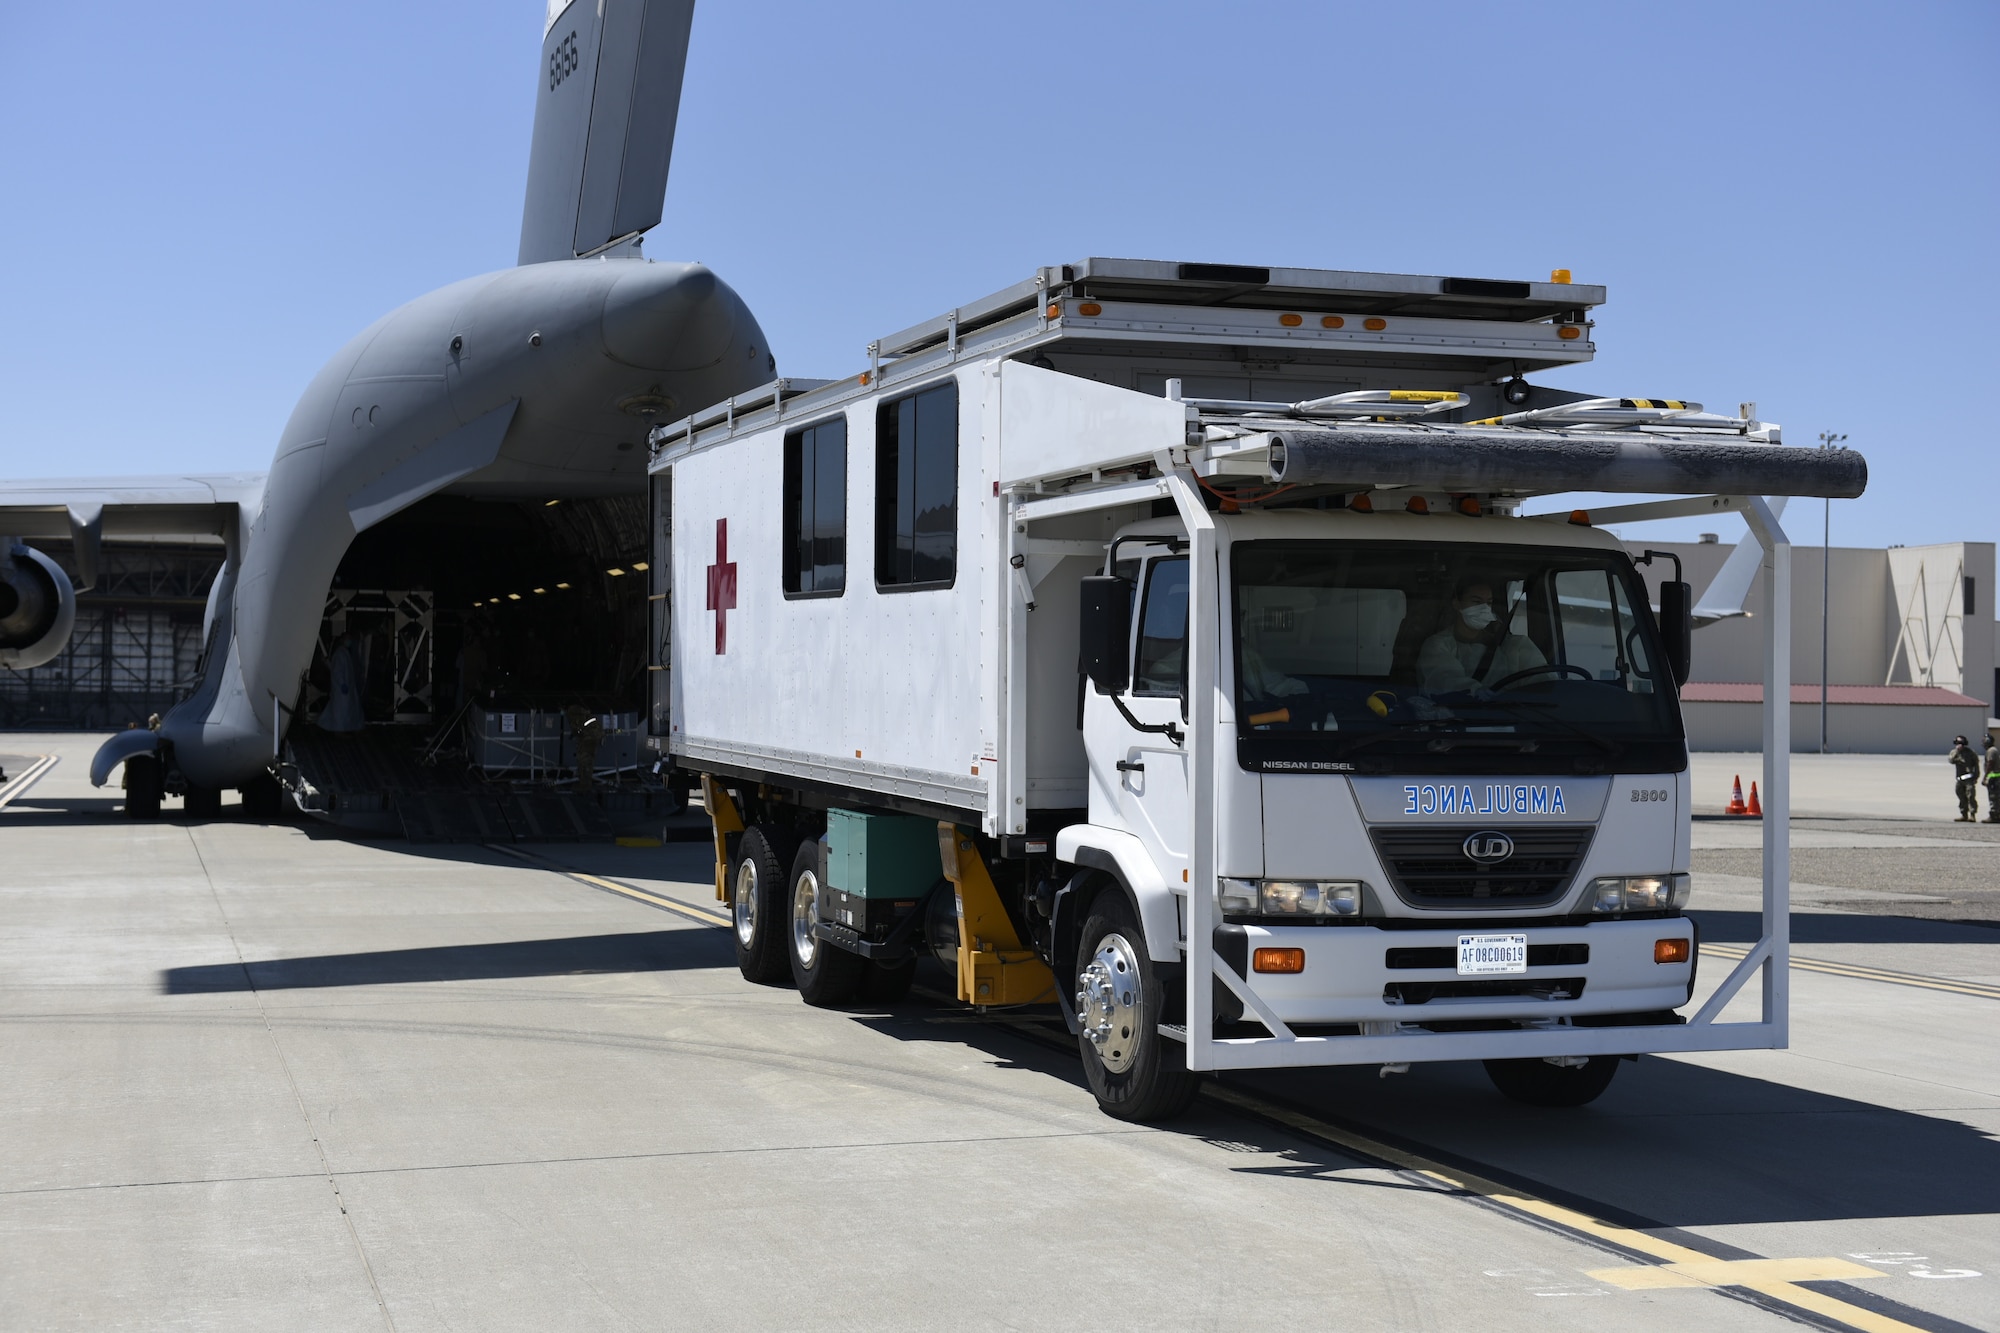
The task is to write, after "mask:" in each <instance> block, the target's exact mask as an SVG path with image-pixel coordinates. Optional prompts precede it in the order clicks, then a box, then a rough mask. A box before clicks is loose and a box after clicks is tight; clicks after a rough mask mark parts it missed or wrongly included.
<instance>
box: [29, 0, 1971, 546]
mask: <svg viewBox="0 0 2000 1333" xmlns="http://www.w3.org/2000/svg"><path fill="white" fill-rule="evenodd" d="M8 9H9V11H10V12H9V17H10V28H11V30H12V34H13V37H14V41H13V43H12V49H13V50H14V52H15V56H16V58H15V59H14V60H13V61H12V62H10V72H9V77H8V78H7V80H5V81H4V83H0V124H4V125H5V126H6V129H5V135H6V140H5V142H6V146H7V153H6V161H7V173H6V174H7V184H6V190H5V194H4V196H0V198H3V199H4V203H5V206H4V208H0V265H4V274H5V277H4V286H0V290H3V291H4V293H5V296H4V303H0V309H4V312H5V318H4V319H0V399H4V402H5V404H6V412H5V419H4V425H0V477H9V476H11V477H31V476H50V475H95V474H105V473H119V472H158V471H187V470H204V471H221V470H228V469H239V468H240V469H261V468H263V467H264V466H266V464H267V463H268V461H269V459H270V454H271V449H272V446H273V444H274V443H275V441H276V439H277V435H278V432H279V430H280V428H281V427H282V426H283V424H284V421H285V418H286V417H287V415H288V414H289V413H290V411H291V407H292V404H293V402H294V401H295V400H296V398H297V395H298V394H299V392H300V391H301V390H302V389H303V388H304V386H305V384H306V382H307V380H308V379H309V378H310V377H311V376H312V374H313V372H314V371H315V370H316V369H317V368H318V367H319V365H320V364H321V362H322V361H323V360H324V359H325V358H326V357H327V356H328V355H329V354H331V353H332V352H333V351H334V350H335V349H336V348H338V347H339V346H340V345H341V344H342V343H343V342H344V341H346V339H347V338H349V337H350V336H351V335H352V334H354V333H355V332H356V331H358V330H359V329H360V328H361V327H363V326H364V325H365V324H367V323H368V322H370V321H371V320H373V319H374V318H375V317H376V316H378V315H380V314H381V313H383V312H384V311H386V310H388V309H390V308H391V307H393V306H395V305H398V304H400V303H402V302H404V301H406V300H409V299H411V298H413V297H415V296H418V295H420V294H422V293H423V292H425V291H428V290H430V289H431V288H434V287H437V286H440V285H442V284H444V283H446V282H449V281H451V280H453V279H456V278H460V277H464V276H466V275H469V274H473V273H478V272H482V271H486V270H489V269H493V268H500V267H505V266H507V265H509V264H511V263H512V262H513V258H514V252H515V244H516V238H517V233H518V229H519V222H520V213H521V190H522V182H523V177H524V174H525V170H526V164H527V151H528V129H529V122H530V119H531V116H532V112H533V102H534V89H535V80H536V77H537V53H538V46H539V39H540V34H541V19H542V11H543V0H506V3H500V4H494V3H470V2H469V0H437V2H436V3H427V4H409V3H407V0H406V2H405V3H401V4H388V3H382V2H381V0H349V2H348V3H344V4H339V5H310V6H308V5H292V4H279V5H272V4H258V5H248V4H240V3H219V4H208V5H199V6H188V5H160V4H157V3H148V4H132V3H108V4H94V5H28V4H12V5H9V6H8ZM1996 69H2000V6H1995V5H1993V4H1990V3H1984V2H1978V3H1940V4H1922V3H1902V4H1893V5H1892V4H1879V5H1857V4H1843V3H1821V4H1790V5H1776V4H1770V5H1766V4H1745V3H1729V4H1693V3H1676V4H1673V5H1655V6H1645V7H1642V6H1638V5H1599V6H1582V5H1557V4H1546V5H1538V4H1515V5H1506V6H1502V5H1473V4H1408V3H1405V4H1397V5H1393V6H1391V5H1374V4H1351V5H1339V4H1331V3H1309V4H1308V3H1302V4H1247V3H1235V4H1220V3H1207V4H1200V5H1193V4H1179V3H1164V2H1158V3H1147V4H1137V3H1116V4H1098V5H1091V4H1078V3H1069V4H1051V3H1014V4H980V5H970V4H922V5H920V4H906V5H896V4H876V3H867V2H866V0H862V2H859V3H846V4H839V5H832V4H823V3H812V4H807V3H793V4H782V3H768V2H762V0H733V2H732V0H702V3H701V4H700V6H699V7H698V9H697V12H696V17H695V30H694V45H693V50H692V53H691V55H690V59H689V72H688V81H687V86H686V89H685V93H684V96H683V99H682V114H681V125H680V136H679V143H678V147H677V151H676V153H675V157H674V165H673V175H672V180H671V182H670V184H669V186H668V198H667V210H666V220H665V221H664V222H663V223H662V225H661V226H660V228H659V229H658V230H657V231H656V232H655V233H654V234H653V235H652V236H651V237H650V238H649V239H648V242H647V247H646V248H647V252H648V253H649V254H651V255H653V256H654V257H656V258H687V259H699V260H702V261H704V262H706V263H708V264H710V265H712V266H713V267H714V268H715V269H716V270H717V271H718V272H720V273H721V274H722V275H723V276H724V277H725V278H726V279H727V280H728V281H730V282H731V283H732V284H734V285H735V286H736V287H737V289H738V290H739V291H741V292H742V293H743V294H744V295H745V297H746V298H747V299H748V300H749V302H750V304H751V307H752V308H753V309H754V310H756V311H757V312H758V315H759V318H760V319H761V320H762V322H763V324H764V327H765V330H766V331H767V333H768V334H769V335H770V337H771V340H772V343H773V346H774V347H775V348H776V350H777V353H778V357H779V365H780V368H781V369H782V370H784V371H787V372H789V373H792V374H798V375H839V374H846V373H849V372H851V371H853V370H855V369H857V368H858V367H859V366H860V364H861V360H862V355H863V353H862V349H863V347H864V346H865V345H866V343H867V342H868V340H869V339H870V338H872V337H875V336H877V335H879V334H882V333H886V332H890V331H892V330H894V329H897V328H901V327H903V326H905V325H907V324H910V323H913V322H915V321H916V320H918V319H922V318H925V317H928V316H930V315H933V314H936V313H938V312H940V311H942V310H944V309H947V308H949V307H950V306H953V305H956V304H959V303H961V302H963V301H965V300H967V299H969V298H971V297H973V296H976V295H979V294H983V293H985V292H987V291H991V290H993V289H995V288H998V287H1001V286H1004V285H1006V284H1008V283H1011V282H1013V281H1016V280H1018V279H1019V278H1021V277H1024V276H1026V275H1027V274H1028V273H1029V272H1030V271H1031V270H1032V268H1033V267H1034V266H1035V265H1037V264H1043V263H1060V262H1063V261H1065V260H1068V259H1074V258H1078V257H1081V256H1084V255H1090V254H1098V255H1123V256H1141V257H1157V258H1172V259H1202V260H1219V261H1235V262H1242V263H1257V264H1291V265H1304V266H1315V267H1333V268H1361V269H1383V270H1392V271H1405V272H1418V273H1440V274H1461V275H1468V276H1484V277H1513V278H1534V277H1541V276H1543V275H1545V274H1546V273H1547V272H1548V271H1549V270H1550V269H1551V268H1554V267H1567V268H1569V269H1572V270H1573V271H1574V272H1575V275H1576V279H1577V280H1578V281H1579V282H1601V283H1604V284H1606V285H1608V286H1609V288H1610V293H1611V295H1610V303H1609V304H1608V305H1607V306H1605V307H1604V308H1603V309H1602V310H1601V311H1600V312H1599V314H1598V319H1599V325H1598V332H1597V335H1596V336H1597V339H1598V342H1599V346H1600V348H1601V349H1602V350H1601V352H1600V355H1599V359H1598V361H1597V363H1596V364H1595V365H1594V366H1591V367H1588V368H1585V369H1582V370H1573V371H1568V372H1562V373H1559V374H1552V375H1550V376H1548V377H1546V379H1547V380H1548V382H1550V383H1554V384H1559V385H1562V386H1565V387H1570V386H1574V387H1577V388H1584V389H1590V390H1593V391H1597V392H1604V393H1613V394H1657V395H1675V396H1685V397H1692V398H1698V399H1700V400H1702V401H1703V402H1705V403H1707V404H1709V405H1711V406H1720V407H1723V408H1733V407H1734V406H1735V405H1736V404H1737V403H1738V402H1740V401H1743V400H1746V399H1751V400H1755V401H1757V402H1758V403H1759V405H1760V407H1761V409H1762V413H1763V415H1764V416H1765V417H1766V418H1767V419H1771V420H1776V421H1781V422H1783V423H1784V424H1785V427H1786V430H1787V438H1788V439H1789V440H1790V441H1792V442H1794V443H1809V442H1811V441H1812V439H1813V437H1814V435H1815V434H1816V433H1817V432H1818V431H1820V430H1823V429H1827V428H1833V429H1838V430H1844V431H1846V432H1848V434H1849V435H1850V436H1851V443H1852V444H1854V445H1855V446H1857V447H1859V448H1861V449H1863V450H1864V451H1865V452H1866V453H1867V454H1868V456H1869V459H1870V462H1871V465H1872V470H1873V483H1872V486H1871V488H1870V493H1869V495H1868V496H1867V497H1866V498H1864V499H1862V500H1860V501H1857V502H1853V503H1843V504H1841V505H1838V506H1836V508H1835V514H1834V524H1835V540H1836V542H1847V543H1854V544H1886V543H1890V542H1907V543H1913V544H1914V543H1917V542H1922V541H1937V540H1947V539H1959V538H1963V539H1972V540H1992V539H1994V538H1995V537H1997V536H2000V521H1996V519H1995V518H1994V508H1995V506H1996V505H2000V463H1996V456H2000V404H1996V403H1995V402H1994V401H1993V400H1994V397H1995V392H1996V389H2000V384H1996V367H2000V357H1996V350H2000V338H1996V335H1995V329H1996V327H2000V280H1996V279H2000V265H1996V260H1995V251H1996V243H2000V209H1996V185H1995V178H1996V174H2000V74H1996ZM1814 508H1815V509H1816V508H1817V506H1814ZM1801 517H1803V516H1801ZM1817 517H1818V516H1817V514H1816V513H1815V514H1814V515H1813V521H1811V522H1810V523H1804V522H1802V523H1800V524H1799V525H1798V529H1797V530H1796V531H1795V536H1796V537H1797V538H1798V539H1799V540H1801V541H1805V540H1817V528H1818V524H1817ZM1727 522H1728V523H1729V524H1730V525H1731V526H1726V527H1724V529H1723V530H1724V532H1725V533H1726V534H1727V537H1726V539H1730V540H1733V538H1734V532H1735V531H1740V528H1736V527H1734V526H1733V525H1734V524H1735V520H1728V521H1727ZM1684 526H1685V532H1686V533H1687V534H1691V533H1692V532H1693V531H1694V530H1695V529H1696V528H1697V527H1703V526H1714V524H1713V522H1708V523H1699V524H1697V523H1689V524H1687V525H1684ZM1656 531H1660V535H1661V536H1667V535H1682V534H1681V533H1680V532H1679V531H1678V530H1676V531H1674V532H1672V533H1671V534H1670V532H1669V531H1666V530H1659V529H1656Z"/></svg>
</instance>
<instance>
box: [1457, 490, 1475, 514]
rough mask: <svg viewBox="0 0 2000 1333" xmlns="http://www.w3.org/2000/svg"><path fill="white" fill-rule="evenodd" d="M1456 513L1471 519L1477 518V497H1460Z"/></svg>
mask: <svg viewBox="0 0 2000 1333" xmlns="http://www.w3.org/2000/svg"><path fill="white" fill-rule="evenodd" d="M1458 512H1459V513H1461V514H1470V515H1471V516H1472V517H1473V518H1478V517H1479V497H1478V496H1476V495H1461V496H1460V497H1458Z"/></svg>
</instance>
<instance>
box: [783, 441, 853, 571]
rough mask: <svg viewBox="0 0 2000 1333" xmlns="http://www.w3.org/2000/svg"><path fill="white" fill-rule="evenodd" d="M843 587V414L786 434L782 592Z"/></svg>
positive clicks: (845, 475) (844, 476)
mask: <svg viewBox="0 0 2000 1333" xmlns="http://www.w3.org/2000/svg"><path fill="white" fill-rule="evenodd" d="M846 586H847V418H845V417H836V418H834V419H833V420H832V421H822V422H821V423H820V424H819V425H817V426H808V427H807V428H806V429H804V430H798V431H793V432H792V433H791V434H790V435H787V436H786V437H785V591H786V592H788V593H829V592H839V591H840V590H841V589H843V588H845V587H846Z"/></svg>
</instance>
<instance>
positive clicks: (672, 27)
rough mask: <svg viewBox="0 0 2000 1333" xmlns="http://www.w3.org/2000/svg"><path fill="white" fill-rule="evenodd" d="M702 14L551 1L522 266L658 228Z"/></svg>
mask: <svg viewBox="0 0 2000 1333" xmlns="http://www.w3.org/2000/svg"><path fill="white" fill-rule="evenodd" d="M693 22H694V0H597V3H596V4H595V5H594V6H593V5H592V4H591V3H590V0H549V18H548V27H547V30H546V31H545V32H544V34H543V36H542V64H541V71H540V80H541V82H540V86H539V88H538V89H537V91H536V94H535V131H534V140H533V144H532V146H531V147H530V149H529V154H528V197H527V202H526V204H525V206H524V207H523V209H522V213H521V253H520V262H521V263H523V264H538V263H542V262H544V261H547V260H554V259H570V258H574V257H576V256H578V255H588V254H594V253H595V252H597V251H599V250H602V249H605V248H606V247H607V246H610V245H612V244H615V243H616V242H618V241H621V240H624V239H626V238H628V237H631V236H635V235H637V234H638V233H640V232H642V231H645V230H646V229H647V228H649V227H652V226H655V225H656V224H658V222H659V220H660V209H661V206H662V201H663V199H664V197H665V195H666V189H667V167H668V164H669V162H670V161H671V159H672V157H673V151H674V123H675V121H676V119H678V117H679V115H680V104H681V76H682V74H683V73H684V72H685V70H686V67H687V46H688V30H689V28H690V27H691V26H692V24H693Z"/></svg>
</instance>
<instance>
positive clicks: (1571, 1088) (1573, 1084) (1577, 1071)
mask: <svg viewBox="0 0 2000 1333" xmlns="http://www.w3.org/2000/svg"><path fill="white" fill-rule="evenodd" d="M1618 1061H1619V1057H1618V1056H1615V1055H1593V1056H1591V1057H1590V1060H1589V1062H1588V1063H1586V1064H1580V1065H1552V1064H1550V1063H1549V1062H1548V1061H1547V1060H1488V1061H1486V1077H1488V1078H1490V1079H1492V1080H1493V1086H1494V1087H1496V1088H1498V1089H1500V1093H1501V1095H1502V1096H1504V1097H1507V1098H1509V1099H1511V1100H1513V1101H1517V1102H1521V1103H1523V1104H1525V1105H1528V1106H1561V1107H1568V1106H1584V1105H1587V1104H1589V1103H1591V1102H1594V1101H1596V1100H1597V1099H1598V1098H1599V1097H1601V1096H1603V1095H1604V1090H1605V1089H1606V1088H1608V1087H1610V1086H1611V1079H1612V1076H1613V1075H1615V1074H1616V1073H1617V1072H1618Z"/></svg>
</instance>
